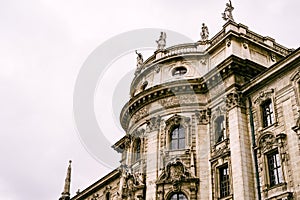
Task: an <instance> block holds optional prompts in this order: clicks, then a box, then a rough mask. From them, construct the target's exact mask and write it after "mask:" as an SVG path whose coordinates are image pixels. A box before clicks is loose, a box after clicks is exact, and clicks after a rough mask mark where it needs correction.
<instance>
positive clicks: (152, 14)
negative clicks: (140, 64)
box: [0, 0, 300, 200]
mask: <svg viewBox="0 0 300 200" xmlns="http://www.w3.org/2000/svg"><path fill="white" fill-rule="evenodd" d="M225 3H226V0H209V1H204V0H189V1H188V0H186V1H183V0H160V1H159V0H146V1H138V0H126V1H116V0H109V1H100V0H98V1H96V0H65V1H58V0H27V1H22V0H19V1H16V0H9V1H4V0H1V1H0V83H1V84H0V92H1V93H0V95H1V96H0V97H1V98H0V102H1V104H0V105H1V112H0V124H1V125H0V134H1V139H0V152H1V156H0V163H1V165H0V199H5V200H24V199H25V200H41V199H43V200H53V199H58V198H59V196H60V193H61V192H62V189H63V184H64V179H65V175H66V169H67V165H68V160H69V159H72V160H73V163H72V167H73V171H72V183H71V193H72V196H73V195H74V194H75V192H76V191H77V189H79V188H80V189H81V190H82V189H84V188H86V187H87V186H89V185H90V184H92V183H93V182H95V181H97V180H98V179H99V178H101V177H102V176H103V175H105V174H106V173H108V172H109V171H110V170H111V169H110V168H106V167H104V166H103V165H102V164H100V163H99V162H98V161H96V160H95V159H94V158H93V156H92V155H90V154H89V153H88V152H87V150H86V149H85V148H84V147H83V145H82V143H81V139H80V137H79V134H78V133H77V131H76V126H75V123H74V117H73V107H72V106H73V90H74V85H75V81H76V78H77V75H78V73H79V70H80V69H81V67H82V65H83V63H84V62H85V60H86V59H87V58H88V56H89V55H90V53H91V52H93V51H94V50H95V49H96V48H97V47H98V46H99V45H101V44H102V43H103V42H105V41H106V40H108V39H109V38H111V37H112V36H115V35H118V34H121V33H123V32H126V31H131V30H133V29H140V28H160V29H169V30H173V31H176V32H179V33H182V34H184V35H186V36H188V37H189V38H191V39H192V40H194V41H198V40H199V39H200V35H199V32H200V30H201V24H202V22H205V23H206V24H207V26H208V28H209V30H210V36H213V35H215V34H216V33H217V32H218V31H220V30H221V28H222V25H223V24H224V21H223V20H222V18H221V14H220V13H221V12H223V11H224V8H225ZM233 5H234V7H235V9H234V12H233V15H234V18H235V21H236V22H238V23H243V24H245V25H247V26H248V27H249V29H251V30H253V31H255V32H256V33H259V34H261V35H264V36H270V37H272V38H274V39H276V41H277V42H278V43H280V44H282V45H284V46H286V47H289V48H297V47H299V46H300V45H299V43H300V28H299V20H300V13H299V7H300V1H299V0H264V1H261V0H251V1H250V0H248V1H244V0H240V1H237V0H233ZM158 35H159V33H158ZM153 43H155V42H154V41H153ZM148 53H149V52H148ZM146 54H147V52H146ZM122 59H123V60H122ZM124 65H126V66H127V67H124ZM112 66H114V67H116V68H117V67H119V68H120V69H121V68H122V67H123V68H126V69H133V68H134V66H135V55H134V54H133V53H132V54H130V55H127V57H126V56H125V57H124V58H120V59H119V60H116V61H115V62H114V63H113V65H112ZM127 72H128V71H126V70H120V73H119V75H118V76H117V80H109V79H108V80H106V81H108V82H109V81H112V85H114V86H115V85H116V84H117V83H118V79H120V80H121V78H122V73H123V74H124V77H125V74H126V73H127ZM120 74H121V75H120ZM126 77H127V76H126ZM129 77H130V76H129ZM111 90H112V91H113V90H114V89H113V88H112V89H111ZM126 93H128V91H126ZM109 95H111V93H109V94H107V96H109ZM96 96H97V94H96ZM97 98H100V99H101V95H100V96H99V95H98V97H97ZM108 107H111V105H108ZM96 108H97V109H98V110H96V111H95V113H97V116H99V118H101V116H100V114H99V113H101V111H102V110H101V106H99V105H98V106H97V105H96ZM106 120H108V122H110V124H111V125H112V126H115V127H116V128H115V129H113V130H112V131H111V132H109V134H113V136H111V137H110V139H111V143H112V144H113V143H114V142H115V141H116V140H117V138H118V137H121V136H122V134H124V133H123V132H122V130H121V129H120V128H119V127H120V126H119V125H118V124H116V123H118V122H117V120H116V119H115V118H114V116H113V115H111V114H108V115H107V119H106Z"/></svg>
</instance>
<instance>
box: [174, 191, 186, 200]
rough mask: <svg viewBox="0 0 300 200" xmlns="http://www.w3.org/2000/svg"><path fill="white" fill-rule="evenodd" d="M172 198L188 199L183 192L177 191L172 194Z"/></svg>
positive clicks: (175, 199) (178, 199)
mask: <svg viewBox="0 0 300 200" xmlns="http://www.w3.org/2000/svg"><path fill="white" fill-rule="evenodd" d="M170 200H187V198H186V196H185V195H184V194H183V193H175V194H173V195H172V196H171V198H170Z"/></svg>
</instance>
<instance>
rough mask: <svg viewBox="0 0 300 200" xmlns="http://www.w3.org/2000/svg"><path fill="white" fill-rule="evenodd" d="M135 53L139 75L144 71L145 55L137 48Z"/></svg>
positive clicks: (136, 71)
mask: <svg viewBox="0 0 300 200" xmlns="http://www.w3.org/2000/svg"><path fill="white" fill-rule="evenodd" d="M135 53H136V55H137V57H136V70H135V73H134V74H135V75H138V74H139V73H140V72H141V71H142V65H143V63H144V59H143V55H142V54H141V53H138V52H137V50H135Z"/></svg>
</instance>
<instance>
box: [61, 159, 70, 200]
mask: <svg viewBox="0 0 300 200" xmlns="http://www.w3.org/2000/svg"><path fill="white" fill-rule="evenodd" d="M71 163H72V161H71V160H70V161H69V167H68V171H67V177H66V179H65V187H64V191H63V192H62V193H61V197H60V198H59V200H69V199H70V184H71Z"/></svg>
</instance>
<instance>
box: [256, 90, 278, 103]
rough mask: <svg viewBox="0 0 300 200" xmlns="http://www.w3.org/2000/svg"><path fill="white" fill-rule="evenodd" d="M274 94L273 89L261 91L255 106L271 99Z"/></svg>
mask: <svg viewBox="0 0 300 200" xmlns="http://www.w3.org/2000/svg"><path fill="white" fill-rule="evenodd" d="M273 94H274V89H273V88H272V89H268V90H265V91H261V92H260V93H259V95H258V96H257V97H256V98H255V99H254V104H261V103H262V102H263V101H265V100H266V99H268V98H271V97H272V95H273Z"/></svg>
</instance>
